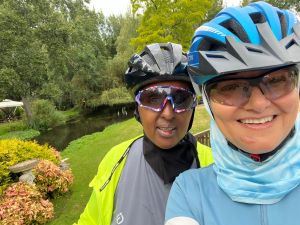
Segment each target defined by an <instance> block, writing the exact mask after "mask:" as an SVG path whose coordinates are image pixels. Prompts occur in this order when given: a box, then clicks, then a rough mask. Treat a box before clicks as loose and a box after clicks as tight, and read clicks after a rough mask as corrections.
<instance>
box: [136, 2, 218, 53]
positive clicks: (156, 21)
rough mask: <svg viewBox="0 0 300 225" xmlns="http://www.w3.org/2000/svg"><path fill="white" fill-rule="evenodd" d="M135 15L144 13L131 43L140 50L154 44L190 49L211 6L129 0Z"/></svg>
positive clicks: (206, 3)
mask: <svg viewBox="0 0 300 225" xmlns="http://www.w3.org/2000/svg"><path fill="white" fill-rule="evenodd" d="M131 4H132V8H133V11H134V13H135V14H138V12H139V11H140V10H142V11H143V15H142V20H141V24H140V26H139V28H138V34H139V35H138V37H137V38H134V39H133V40H132V43H133V44H134V46H136V47H137V49H138V50H139V51H140V50H142V49H143V48H144V46H145V45H146V44H149V43H153V42H168V41H170V42H176V43H181V44H182V45H183V48H184V49H185V50H187V49H188V48H189V45H190V42H191V38H192V35H193V33H194V31H195V29H196V28H197V27H198V26H199V25H200V24H201V23H203V22H204V21H205V20H206V19H207V17H208V12H209V10H210V9H211V8H212V6H213V5H214V1H210V0H175V1H174V0H131Z"/></svg>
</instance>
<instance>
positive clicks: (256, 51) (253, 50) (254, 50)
mask: <svg viewBox="0 0 300 225" xmlns="http://www.w3.org/2000/svg"><path fill="white" fill-rule="evenodd" d="M246 48H247V50H248V51H249V52H255V53H263V51H262V50H260V49H256V48H251V47H247V46H246Z"/></svg>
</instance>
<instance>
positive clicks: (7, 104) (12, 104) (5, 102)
mask: <svg viewBox="0 0 300 225" xmlns="http://www.w3.org/2000/svg"><path fill="white" fill-rule="evenodd" d="M22 105H23V102H17V101H12V100H10V99H4V100H3V101H2V102H0V109H1V108H10V107H17V106H22Z"/></svg>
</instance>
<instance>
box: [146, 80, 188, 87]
mask: <svg viewBox="0 0 300 225" xmlns="http://www.w3.org/2000/svg"><path fill="white" fill-rule="evenodd" d="M153 86H175V87H180V88H185V89H187V88H190V84H189V83H187V82H184V81H159V82H155V83H151V84H149V85H147V86H145V87H143V89H145V88H148V87H153Z"/></svg>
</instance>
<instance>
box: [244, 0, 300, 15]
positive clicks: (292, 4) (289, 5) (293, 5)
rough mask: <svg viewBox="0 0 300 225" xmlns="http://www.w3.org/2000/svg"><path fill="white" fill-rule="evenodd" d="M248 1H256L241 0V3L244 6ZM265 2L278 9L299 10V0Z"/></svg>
mask: <svg viewBox="0 0 300 225" xmlns="http://www.w3.org/2000/svg"><path fill="white" fill-rule="evenodd" d="M250 2H257V1H251V0H243V2H242V5H243V6H246V5H248V4H249V3H250ZM266 2H268V3H270V4H271V5H273V6H276V7H278V8H280V9H293V10H296V11H297V12H299V11H300V1H299V0H266Z"/></svg>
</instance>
